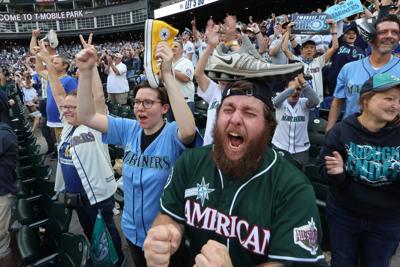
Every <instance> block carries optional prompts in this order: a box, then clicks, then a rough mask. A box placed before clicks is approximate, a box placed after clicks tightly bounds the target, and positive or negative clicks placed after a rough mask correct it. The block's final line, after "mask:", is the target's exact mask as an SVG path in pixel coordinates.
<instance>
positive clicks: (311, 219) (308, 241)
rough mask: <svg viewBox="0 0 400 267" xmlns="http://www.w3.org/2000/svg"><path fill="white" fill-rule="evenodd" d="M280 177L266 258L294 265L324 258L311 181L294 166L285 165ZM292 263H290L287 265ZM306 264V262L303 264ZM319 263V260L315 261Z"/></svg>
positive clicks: (314, 261)
mask: <svg viewBox="0 0 400 267" xmlns="http://www.w3.org/2000/svg"><path fill="white" fill-rule="evenodd" d="M284 166H285V168H283V167H282V168H281V171H280V173H279V174H277V175H279V177H285V178H282V179H281V180H283V183H282V182H280V183H281V186H280V188H278V189H277V193H276V194H275V199H276V201H277V203H276V206H275V208H274V218H273V220H272V222H273V223H272V227H271V237H270V242H269V246H270V250H269V255H268V257H269V259H270V260H271V261H272V260H273V261H279V262H283V263H285V262H287V263H290V264H294V265H295V266H297V265H298V264H300V265H299V266H304V265H301V264H306V263H307V264H310V263H314V264H317V263H318V262H323V261H324V256H323V254H322V251H321V248H320V244H321V241H322V228H321V224H320V219H319V213H318V210H317V206H316V198H315V194H314V190H313V188H312V186H311V184H310V183H309V182H308V181H307V178H306V177H304V176H303V175H302V174H301V173H299V171H297V170H293V168H294V167H292V166H288V165H287V164H286V165H284ZM290 266H292V265H290ZM306 266H309V265H306ZM317 266H318V264H317Z"/></svg>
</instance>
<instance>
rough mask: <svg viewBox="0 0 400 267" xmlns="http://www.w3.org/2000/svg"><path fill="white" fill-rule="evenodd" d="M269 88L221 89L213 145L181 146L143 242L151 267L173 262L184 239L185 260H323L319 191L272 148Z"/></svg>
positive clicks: (227, 265) (199, 263)
mask: <svg viewBox="0 0 400 267" xmlns="http://www.w3.org/2000/svg"><path fill="white" fill-rule="evenodd" d="M270 110H271V109H270V98H269V90H265V88H261V87H259V85H258V84H254V83H250V82H247V81H238V82H234V83H233V84H231V85H230V86H228V87H227V88H226V89H225V90H224V92H223V95H222V101H221V105H220V107H219V108H218V111H217V119H216V125H215V127H214V145H208V146H204V147H202V148H199V149H192V150H189V151H187V152H184V153H183V154H182V156H181V157H180V158H179V159H178V160H177V161H176V164H175V167H174V169H173V171H172V173H171V176H170V177H169V179H168V181H167V184H166V186H165V189H164V193H163V195H162V198H161V201H160V204H161V213H160V214H159V215H158V216H157V217H156V219H155V221H154V223H153V226H152V228H151V229H150V231H149V232H148V235H147V238H146V240H145V242H144V253H145V257H146V261H147V266H149V267H154V266H168V264H169V260H170V257H171V255H172V254H174V253H175V251H176V250H177V248H178V247H179V246H180V244H181V242H182V243H184V246H185V247H186V249H187V252H188V253H187V255H188V256H189V258H188V261H189V262H187V264H186V265H185V266H196V267H211V266H221V267H222V266H223V267H232V266H235V267H241V266H243V267H250V266H263V267H264V266H289V265H290V266H325V261H324V256H323V255H322V253H321V250H320V247H319V243H320V241H321V238H322V237H321V228H320V221H319V215H318V211H317V208H316V204H315V195H314V191H313V189H312V186H311V185H310V183H309V182H308V181H307V178H306V177H304V176H303V174H302V173H301V172H300V171H299V170H297V169H296V168H295V167H293V166H292V165H290V164H289V163H287V162H286V161H285V160H284V159H282V158H281V157H280V156H279V155H278V154H277V152H276V151H275V150H273V149H271V148H270V147H269V146H268V144H269V143H270V140H271V136H272V135H273V132H274V129H275V126H276V121H275V119H274V117H273V115H272V113H271V111H270Z"/></svg>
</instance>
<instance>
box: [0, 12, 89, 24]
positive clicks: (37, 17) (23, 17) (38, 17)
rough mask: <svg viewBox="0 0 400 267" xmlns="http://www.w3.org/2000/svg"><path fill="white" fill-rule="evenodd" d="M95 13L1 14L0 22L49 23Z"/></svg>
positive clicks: (84, 16)
mask: <svg viewBox="0 0 400 267" xmlns="http://www.w3.org/2000/svg"><path fill="white" fill-rule="evenodd" d="M92 16H93V12H92V11H87V10H69V11H58V12H39V13H19V14H10V13H0V22H19V21H49V20H68V19H80V18H86V17H92Z"/></svg>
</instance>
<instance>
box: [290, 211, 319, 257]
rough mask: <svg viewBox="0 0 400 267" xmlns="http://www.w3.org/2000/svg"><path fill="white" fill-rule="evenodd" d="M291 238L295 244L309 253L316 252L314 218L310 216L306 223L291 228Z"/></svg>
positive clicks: (316, 234) (316, 241) (316, 233)
mask: <svg viewBox="0 0 400 267" xmlns="http://www.w3.org/2000/svg"><path fill="white" fill-rule="evenodd" d="M293 239H294V243H295V244H296V245H299V246H300V247H302V248H303V249H305V250H307V251H310V253H311V255H315V254H317V250H318V230H317V227H316V226H315V222H314V218H311V220H310V221H308V224H307V225H303V226H300V227H298V228H293Z"/></svg>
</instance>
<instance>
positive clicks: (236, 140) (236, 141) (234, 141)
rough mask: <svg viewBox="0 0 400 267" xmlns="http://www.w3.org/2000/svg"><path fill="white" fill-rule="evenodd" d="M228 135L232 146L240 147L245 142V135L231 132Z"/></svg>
mask: <svg viewBox="0 0 400 267" xmlns="http://www.w3.org/2000/svg"><path fill="white" fill-rule="evenodd" d="M228 137H229V144H230V145H231V146H232V147H235V148H238V147H240V145H242V144H243V140H244V139H243V136H242V135H240V134H238V133H235V132H229V133H228Z"/></svg>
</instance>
